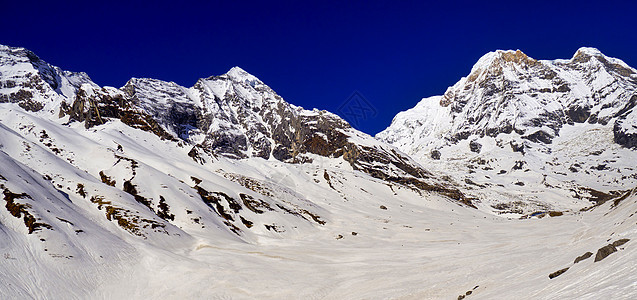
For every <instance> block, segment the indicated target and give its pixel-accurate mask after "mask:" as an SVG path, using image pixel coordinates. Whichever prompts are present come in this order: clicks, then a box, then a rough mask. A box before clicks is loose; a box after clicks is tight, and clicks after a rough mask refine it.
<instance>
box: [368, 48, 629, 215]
mask: <svg viewBox="0 0 637 300" xmlns="http://www.w3.org/2000/svg"><path fill="white" fill-rule="evenodd" d="M636 104H637V71H636V70H635V69H633V68H631V67H629V66H628V65H626V64H625V63H624V62H622V61H621V60H619V59H615V58H610V57H607V56H605V55H603V54H602V53H601V52H600V51H599V50H597V49H593V48H581V49H579V50H578V51H577V52H576V53H575V55H574V56H573V57H572V58H571V59H569V60H564V59H558V60H535V59H533V58H530V57H528V56H527V55H525V54H524V53H522V52H521V51H519V50H517V51H501V50H498V51H495V52H491V53H488V54H486V55H484V56H483V57H482V58H480V60H479V61H478V62H477V63H476V64H475V66H474V67H473V68H472V70H471V72H470V73H469V75H468V76H467V77H464V78H462V79H461V80H460V81H458V83H456V84H455V85H454V86H452V87H450V88H448V89H447V91H446V92H445V93H444V95H442V96H433V97H429V98H425V99H423V100H422V101H420V103H418V104H417V105H416V106H415V107H414V108H412V109H410V110H407V111H405V112H401V113H399V114H398V115H397V116H396V117H395V118H394V120H393V122H392V124H391V125H390V126H389V127H388V128H387V129H386V130H384V131H382V132H380V133H379V134H378V135H377V138H379V139H380V140H383V141H386V142H388V143H390V144H393V145H395V146H397V147H398V148H399V149H401V150H402V151H404V152H406V153H408V154H409V155H412V156H413V157H415V158H416V159H417V160H419V161H420V162H421V163H422V164H423V165H426V166H427V167H428V168H431V169H432V170H434V169H435V170H438V171H441V172H447V173H450V174H451V175H452V176H453V177H456V178H457V179H459V180H462V179H464V181H465V182H466V183H468V184H469V185H470V186H472V187H467V188H468V189H474V192H473V193H472V194H475V195H476V196H477V197H478V198H481V199H485V198H488V199H491V201H490V202H491V203H490V205H491V206H492V207H493V208H495V209H496V210H498V209H500V210H501V212H517V213H532V212H534V211H536V210H543V209H547V208H549V207H552V208H554V209H562V210H564V209H567V210H576V209H581V208H583V207H585V206H587V205H589V201H595V202H596V201H600V199H598V198H600V197H601V198H604V197H610V195H612V194H614V193H618V192H619V191H622V190H625V189H627V188H629V187H631V186H634V185H635V184H637V169H635V165H634V162H635V161H637V156H636V153H637V151H635V150H637V148H636V147H635V146H636V145H637V139H636V137H637V135H636V133H637V127H636V126H635V125H634V124H635V122H636V120H637V109H635V105H636ZM493 191H498V193H499V194H500V195H499V196H498V195H494V194H493V193H492V192H493ZM485 193H486V194H485ZM498 198H499V199H498ZM495 199H497V201H494V200H495ZM506 199H509V200H506ZM582 200H583V201H582ZM512 202H514V203H517V204H518V205H512V204H511V203H512ZM547 205H548V206H547Z"/></svg>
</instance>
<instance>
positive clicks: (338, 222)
mask: <svg viewBox="0 0 637 300" xmlns="http://www.w3.org/2000/svg"><path fill="white" fill-rule="evenodd" d="M636 105H637V71H636V70H635V69H633V68H631V67H630V66H628V65H626V64H625V63H624V62H622V61H621V60H619V59H615V58H610V57H607V56H605V55H604V54H602V53H601V52H600V51H598V50H597V49H593V48H581V49H579V50H578V51H577V52H576V53H575V55H574V56H573V57H572V58H571V59H560V60H551V61H548V60H546V61H545V60H535V59H533V58H530V57H528V56H527V55H525V54H524V53H522V52H521V51H500V50H498V51H495V52H491V53H488V54H486V55H485V56H484V57H482V58H481V59H480V60H479V61H478V62H477V63H476V65H475V66H474V67H473V69H472V70H471V72H470V74H469V75H468V76H467V77H464V78H462V79H460V81H459V82H458V83H457V84H455V85H454V86H452V87H450V88H449V89H448V90H447V91H446V92H445V93H444V95H442V96H433V97H429V98H425V99H423V100H422V101H421V102H420V103H418V104H417V105H416V106H415V107H414V108H412V109H410V110H408V111H405V112H401V113H399V114H398V115H397V116H396V117H395V118H394V120H393V122H392V124H391V126H390V127H388V128H387V129H386V130H384V131H382V132H381V133H379V134H378V135H377V136H376V137H372V136H369V135H367V134H365V133H362V132H360V131H357V130H356V129H354V128H353V127H351V126H350V125H349V124H348V123H347V122H346V121H344V120H343V119H341V118H340V117H338V116H337V115H335V114H332V113H330V112H327V111H321V110H316V109H314V110H306V109H303V108H301V107H298V106H295V105H292V104H290V103H288V102H286V101H285V100H283V99H282V98H281V97H280V96H279V95H277V94H276V93H275V92H274V91H273V90H272V89H270V88H269V87H268V86H267V85H266V84H264V83H263V82H262V81H261V80H259V79H258V78H256V77H254V76H252V75H250V74H249V73H247V72H246V71H244V70H242V69H240V68H238V67H235V68H232V69H231V70H229V71H228V72H227V73H226V74H223V75H220V76H211V77H208V78H202V79H200V80H198V81H197V82H196V83H195V85H194V86H192V87H183V86H180V85H178V84H176V83H173V82H165V81H161V80H155V79H148V78H133V79H130V80H129V81H128V82H127V83H126V85H125V86H123V87H121V88H113V87H100V86H98V85H97V84H95V83H94V82H92V81H91V79H90V78H89V76H88V75H87V74H85V73H76V72H69V71H64V70H62V69H60V68H58V67H55V66H51V65H50V64H48V63H46V62H45V61H43V60H42V59H40V58H39V57H38V56H37V55H36V54H34V53H33V52H31V51H29V50H26V49H23V48H15V47H9V46H0V190H1V192H2V196H0V197H2V200H0V201H1V203H2V205H1V206H0V254H1V256H0V299H149V298H165V299H185V298H187V299H192V298H195V299H198V298H203V299H512V298H515V299H555V298H563V299H564V298H565V299H634V298H635V297H637V263H635V262H636V261H637V246H635V243H636V242H637V189H636V187H637V108H635V106H636Z"/></svg>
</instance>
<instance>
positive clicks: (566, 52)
mask: <svg viewBox="0 0 637 300" xmlns="http://www.w3.org/2000/svg"><path fill="white" fill-rule="evenodd" d="M61 2H64V1H17V0H0V7H1V8H0V9H1V12H0V44H5V45H10V46H22V47H26V48H28V49H30V50H32V51H34V52H35V53H36V54H38V55H39V56H40V57H41V58H43V59H44V60H46V61H47V62H49V63H51V64H53V65H57V66H59V67H61V68H63V69H66V70H71V71H84V72H87V73H88V74H89V75H90V76H91V78H92V79H93V80H94V81H95V82H96V83H98V84H99V85H109V86H115V87H120V86H122V85H123V84H124V83H125V82H126V81H127V80H128V79H129V78H130V77H151V78H158V79H162V80H167V81H174V82H177V83H179V84H181V85H185V86H192V85H193V84H194V83H195V81H196V80H197V79H198V78H200V77H208V76H210V75H219V74H223V73H225V72H226V71H227V70H228V69H230V68H231V67H233V66H235V65H237V66H240V67H242V68H243V69H245V70H246V71H248V72H250V73H252V74H253V75H255V76H257V77H259V78H260V79H261V80H263V81H264V82H265V83H266V84H268V85H269V86H270V87H272V88H273V89H274V90H275V91H276V92H278V93H279V94H280V95H281V96H283V98H285V99H286V100H287V101H288V102H291V103H293V104H296V105H300V106H303V107H305V108H314V107H316V108H319V109H326V110H329V111H332V112H338V111H339V108H340V107H341V106H342V104H343V103H347V102H346V100H347V99H348V97H350V95H352V93H353V92H354V91H359V92H360V94H362V95H363V96H364V97H365V98H366V99H367V101H368V102H369V103H370V105H371V106H372V107H373V108H374V109H375V110H376V111H377V112H378V113H377V115H376V116H375V117H368V118H366V119H362V120H359V122H358V126H357V127H358V128H359V129H361V130H363V131H365V132H367V133H370V134H375V133H377V132H378V131H380V130H382V129H384V128H385V127H387V126H388V125H389V124H390V122H391V120H392V118H393V116H394V115H395V114H396V113H398V112H399V111H402V110H405V109H408V108H410V107H413V106H414V105H415V104H416V103H417V102H418V101H419V100H420V99H421V98H422V97H426V96H431V95H438V94H442V93H443V92H444V91H445V90H446V88H447V87H448V86H450V85H452V84H454V83H455V82H456V81H457V80H458V79H460V77H462V76H465V75H466V74H467V73H468V72H469V70H470V69H471V66H472V65H473V64H474V63H475V62H476V61H477V59H478V58H480V56H482V55H483V54H485V53H486V52H488V51H492V50H495V49H520V50H522V51H523V52H525V53H526V54H527V55H529V56H531V57H534V58H537V59H553V58H570V57H571V56H572V55H573V53H574V52H575V51H576V50H577V48H579V47H580V46H592V47H597V48H599V49H600V50H601V51H602V52H604V53H605V54H606V55H609V56H613V57H618V58H621V59H623V60H624V61H625V62H627V63H628V64H629V65H631V66H633V67H636V66H637V5H636V4H624V3H621V2H614V1H596V2H590V3H589V2H586V1H573V2H568V1H539V2H532V1H502V2H500V1H492V2H489V1H466V2H445V1H435V2H434V1H432V2H431V3H425V2H424V1H419V2H401V4H396V3H392V2H397V1H386V2H385V1H361V2H358V1H356V2H353V1H342V2H341V1H339V2H328V1H319V2H313V1H290V2H276V3H274V2H273V3H269V2H268V1H264V2H263V3H260V2H255V3H252V2H248V1H223V2H219V3H208V1H201V2H188V1H173V2H160V1H157V2H150V3H146V4H135V3H128V2H121V3H118V2H117V1H102V3H93V2H97V1H82V2H64V3H65V4H62V3H61ZM131 2H134V1H131ZM443 2H444V3H443ZM624 2H626V3H631V2H633V1H624Z"/></svg>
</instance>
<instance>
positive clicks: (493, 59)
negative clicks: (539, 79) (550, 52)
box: [471, 50, 537, 73]
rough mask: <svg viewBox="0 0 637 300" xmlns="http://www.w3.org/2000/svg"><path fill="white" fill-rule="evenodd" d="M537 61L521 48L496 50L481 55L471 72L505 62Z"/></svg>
mask: <svg viewBox="0 0 637 300" xmlns="http://www.w3.org/2000/svg"><path fill="white" fill-rule="evenodd" d="M536 62H537V60H535V59H533V58H530V57H529V56H527V55H526V54H524V52H522V51H520V50H495V51H491V52H489V53H487V54H485V55H483V56H482V57H480V59H478V62H476V64H475V65H474V66H473V68H472V69H471V73H474V72H475V71H478V70H484V69H488V68H490V67H492V66H501V65H502V64H503V63H514V64H519V65H529V64H534V63H536Z"/></svg>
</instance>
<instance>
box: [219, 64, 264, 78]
mask: <svg viewBox="0 0 637 300" xmlns="http://www.w3.org/2000/svg"><path fill="white" fill-rule="evenodd" d="M225 75H226V76H228V77H229V78H231V79H234V80H236V81H239V82H245V81H248V82H261V80H259V78H257V77H256V76H254V75H252V74H250V73H248V72H246V71H245V70H244V69H242V68H240V67H238V66H235V67H232V68H231V69H230V70H229V71H228V72H227V73H226V74H225Z"/></svg>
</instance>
